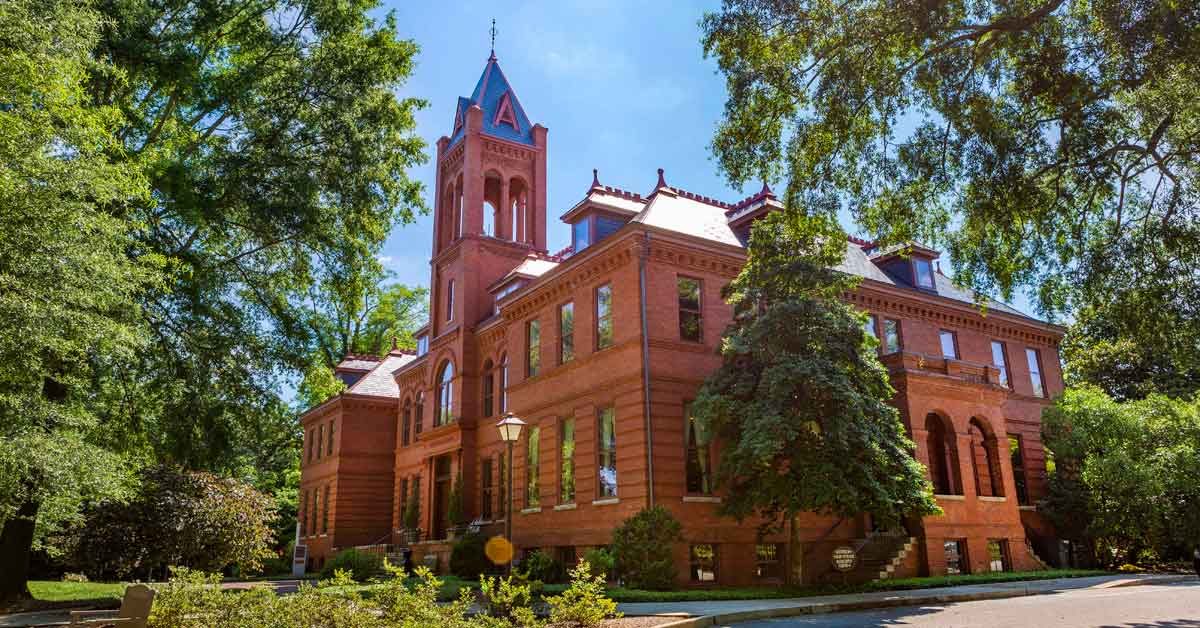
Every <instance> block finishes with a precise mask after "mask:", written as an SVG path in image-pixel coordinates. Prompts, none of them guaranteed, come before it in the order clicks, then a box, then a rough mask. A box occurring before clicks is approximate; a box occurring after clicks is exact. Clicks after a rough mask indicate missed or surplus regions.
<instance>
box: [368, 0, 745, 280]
mask: <svg viewBox="0 0 1200 628" xmlns="http://www.w3.org/2000/svg"><path fill="white" fill-rule="evenodd" d="M385 6H386V9H388V10H392V11H394V12H395V15H396V20H397V23H398V25H399V29H400V32H401V34H402V35H403V36H405V37H409V38H412V39H414V40H416V41H417V42H418V43H419V44H420V46H421V53H420V56H419V57H418V61H417V67H416V71H415V72H414V75H413V77H412V78H411V79H410V80H409V82H408V83H407V84H406V85H405V86H404V88H403V89H402V90H401V95H404V96H410V95H411V96H418V97H421V98H424V99H426V100H428V101H429V107H428V108H427V109H425V110H423V111H421V112H419V113H418V114H417V132H418V133H419V134H420V136H421V137H422V138H423V139H424V140H425V141H426V142H427V143H428V144H429V151H428V152H429V154H430V158H431V159H430V162H429V163H428V164H426V165H425V166H422V167H420V168H417V169H415V170H413V171H412V172H410V176H412V177H414V178H416V179H418V180H420V181H422V182H423V183H424V184H425V187H426V191H427V194H426V203H427V204H429V205H432V190H433V187H434V186H433V180H434V164H433V160H432V157H433V153H434V150H435V147H434V143H435V142H436V141H437V138H438V137H440V136H442V135H447V134H449V132H450V127H451V124H452V122H453V118H454V106H455V102H456V99H457V98H458V96H469V95H470V94H471V90H472V89H473V88H474V87H475V82H476V81H477V80H478V79H479V75H480V73H481V72H482V71H483V67H484V63H485V62H486V60H487V57H488V52H489V47H490V44H489V34H488V30H489V29H490V28H491V20H492V18H493V17H494V18H496V28H497V31H498V34H497V36H496V56H497V58H498V59H499V60H500V67H502V68H503V69H504V74H505V76H507V77H508V80H509V81H510V82H511V83H512V85H513V88H514V89H515V90H516V92H517V95H518V96H519V97H520V99H521V105H522V106H523V107H524V108H525V112H526V113H527V114H528V115H529V117H530V119H531V120H532V121H534V122H540V123H541V124H542V125H544V126H546V127H547V128H548V129H549V130H550V132H549V144H550V151H549V159H548V164H547V171H548V178H549V183H548V189H547V203H548V210H549V214H550V216H549V218H550V228H549V232H548V248H549V249H550V250H551V251H557V250H559V249H561V248H562V247H563V246H566V245H567V244H568V242H569V239H570V238H569V233H568V232H567V229H566V227H565V226H564V225H562V223H560V222H558V220H557V218H558V216H559V215H561V214H562V213H563V212H564V211H566V210H567V209H568V208H570V207H571V206H572V205H574V204H575V202H576V201H578V200H579V199H580V198H581V197H582V196H583V194H584V192H586V191H587V188H588V187H589V186H590V185H591V182H592V168H599V169H600V180H601V182H602V183H605V184H607V185H615V186H618V187H622V188H626V189H630V190H632V191H635V192H642V193H645V192H649V191H650V190H651V189H652V188H653V185H654V182H655V180H656V178H657V175H656V172H655V171H656V170H657V169H658V168H665V169H666V171H667V181H668V182H669V183H670V184H671V185H674V186H677V187H681V188H684V189H687V190H691V191H694V192H697V193H700V194H704V195H706V196H712V197H716V198H720V199H723V200H729V201H734V200H738V199H740V198H741V197H742V196H746V195H748V194H749V193H751V192H755V191H757V190H758V185H753V186H747V188H748V191H747V193H746V194H742V192H741V191H739V190H731V189H730V188H729V186H728V185H727V184H726V183H725V182H724V179H723V177H721V175H720V174H719V173H718V171H717V167H716V164H715V162H713V161H712V159H711V158H710V154H709V150H708V143H709V141H710V140H711V138H712V134H713V130H714V129H715V128H716V123H717V121H718V120H719V119H720V117H721V111H722V107H723V106H724V102H725V85H724V81H723V80H722V78H721V77H720V76H719V75H718V74H717V73H716V64H715V63H713V62H712V61H711V60H706V59H704V56H703V54H702V51H701V48H700V29H699V26H698V21H699V20H700V17H701V16H702V15H703V14H704V11H705V10H714V9H716V8H718V6H719V1H718V0H714V1H712V2H696V3H691V4H689V3H681V2H647V1H642V2H632V1H627V0H559V1H556V2H545V1H543V2H476V1H466V2H456V1H455V2H441V3H433V2H424V1H418V2H400V1H399V0H391V1H390V2H387V3H386V4H385ZM751 187H753V188H754V189H753V190H749V188H751ZM432 233H433V227H432V218H431V217H430V216H422V217H421V218H419V219H418V220H417V222H416V223H415V224H412V225H405V226H401V227H397V228H396V229H395V230H394V231H393V232H392V235H391V237H390V238H388V241H387V243H386V244H385V246H384V248H383V252H382V259H383V261H384V264H385V265H386V266H387V267H388V268H389V269H391V270H392V271H394V272H395V273H396V275H397V276H396V279H397V280H398V281H402V282H404V283H409V284H419V285H427V284H428V283H429V254H430V243H431V240H432Z"/></svg>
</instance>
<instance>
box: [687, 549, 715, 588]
mask: <svg viewBox="0 0 1200 628" xmlns="http://www.w3.org/2000/svg"><path fill="white" fill-rule="evenodd" d="M688 563H689V564H690V566H691V572H692V582H716V581H717V550H716V546H715V545H711V544H707V543H706V544H703V545H692V546H691V547H689V548H688Z"/></svg>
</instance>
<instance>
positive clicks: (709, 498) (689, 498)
mask: <svg viewBox="0 0 1200 628" xmlns="http://www.w3.org/2000/svg"><path fill="white" fill-rule="evenodd" d="M683 501H684V502H685V503H693V504H719V503H721V498H720V497H717V496H716V495H684V496H683Z"/></svg>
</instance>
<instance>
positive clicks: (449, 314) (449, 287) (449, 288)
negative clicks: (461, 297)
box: [446, 279, 454, 321]
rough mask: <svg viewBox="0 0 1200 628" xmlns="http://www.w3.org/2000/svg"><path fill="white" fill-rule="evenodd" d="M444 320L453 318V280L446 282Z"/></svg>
mask: <svg viewBox="0 0 1200 628" xmlns="http://www.w3.org/2000/svg"><path fill="white" fill-rule="evenodd" d="M446 320H448V321H452V320H454V280H453V279H451V280H450V281H447V282H446Z"/></svg>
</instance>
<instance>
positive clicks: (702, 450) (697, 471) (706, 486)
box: [683, 402, 712, 495]
mask: <svg viewBox="0 0 1200 628" xmlns="http://www.w3.org/2000/svg"><path fill="white" fill-rule="evenodd" d="M683 417H684V419H683V420H684V424H683V430H684V440H685V442H686V443H687V471H686V473H687V485H686V487H685V488H686V490H687V492H689V493H695V494H698V495H708V494H709V493H712V458H711V456H710V455H709V448H708V441H709V433H708V430H707V429H706V428H705V427H704V425H703V424H702V423H700V422H699V421H697V420H696V417H694V416H692V404H691V403H690V402H689V403H685V404H683Z"/></svg>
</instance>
